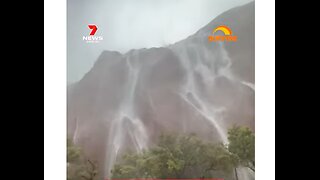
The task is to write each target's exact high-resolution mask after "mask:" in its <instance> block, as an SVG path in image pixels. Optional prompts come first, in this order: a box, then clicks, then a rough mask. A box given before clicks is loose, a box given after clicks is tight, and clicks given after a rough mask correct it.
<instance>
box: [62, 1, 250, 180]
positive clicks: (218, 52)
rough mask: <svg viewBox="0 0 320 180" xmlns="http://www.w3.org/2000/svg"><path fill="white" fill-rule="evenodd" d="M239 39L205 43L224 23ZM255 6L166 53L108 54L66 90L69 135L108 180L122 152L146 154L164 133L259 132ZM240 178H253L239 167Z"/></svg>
mask: <svg viewBox="0 0 320 180" xmlns="http://www.w3.org/2000/svg"><path fill="white" fill-rule="evenodd" d="M222 23H223V24H225V25H227V26H229V27H230V28H231V29H232V30H233V32H234V34H235V35H237V36H238V41H237V42H235V43H223V42H220V43H213V42H211V43H210V42H208V39H207V38H208V35H211V33H212V30H213V29H214V28H215V27H216V26H218V25H221V24H222ZM253 32H254V2H252V3H249V4H246V5H244V6H240V7H236V8H234V9H231V10H229V11H227V12H225V13H223V14H221V15H220V16H218V17H217V18H215V19H214V20H213V21H211V22H210V23H209V24H208V25H206V26H204V27H203V28H201V29H200V30H199V31H197V32H196V33H195V34H194V35H192V36H189V37H188V38H186V39H184V40H182V41H179V42H177V43H175V44H172V45H169V46H167V47H161V48H150V49H138V50H131V51H129V52H127V53H125V54H120V53H118V52H112V51H104V52H103V53H102V54H101V55H100V57H99V58H98V60H97V61H96V63H95V65H94V66H93V67H92V69H91V70H90V71H89V72H88V73H87V74H86V75H85V76H84V77H83V78H82V79H81V80H80V81H79V82H77V83H75V84H73V85H72V87H71V86H70V87H68V136H69V137H70V138H72V139H73V141H74V143H75V144H77V145H79V146H81V147H82V148H83V150H84V151H85V152H86V154H88V156H90V157H91V158H92V159H94V160H96V161H97V162H98V165H99V168H100V169H99V171H102V172H103V175H104V177H103V178H110V176H111V173H110V171H111V169H112V168H113V165H114V163H115V162H116V161H117V159H118V158H120V157H121V154H122V153H123V152H125V151H126V150H128V149H130V150H133V151H136V152H138V153H139V152H142V150H143V149H147V148H149V147H150V146H152V145H153V143H154V141H155V140H156V139H157V138H158V136H159V135H160V134H161V133H162V132H177V133H196V134H197V135H198V136H199V137H201V138H203V139H206V140H210V141H213V142H223V143H228V139H227V129H228V128H230V127H231V126H232V125H234V124H238V125H245V126H248V127H249V128H251V129H252V130H253V131H254V33H253ZM238 177H239V180H252V179H254V173H252V172H251V171H250V170H248V169H247V168H239V169H238Z"/></svg>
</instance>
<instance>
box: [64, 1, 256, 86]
mask: <svg viewBox="0 0 320 180" xmlns="http://www.w3.org/2000/svg"><path fill="white" fill-rule="evenodd" d="M250 1H252V0H68V7H67V8H68V25H67V33H68V34H67V35H68V36H67V40H68V46H67V47H68V53H67V54H68V55H67V58H68V59H67V75H68V79H67V81H68V83H72V82H75V81H78V80H80V79H81V78H82V77H83V75H84V74H85V73H86V72H88V71H89V70H90V68H91V67H92V65H93V64H94V62H95V61H96V59H97V58H98V56H99V55H100V53H101V52H102V51H103V50H114V51H119V52H121V53H125V52H127V51H129V50H130V49H139V48H150V47H160V46H165V45H168V44H172V43H175V42H177V41H179V40H182V39H184V38H186V37H188V36H190V35H192V34H193V33H195V32H196V31H197V30H199V29H200V28H201V27H203V26H205V25H206V24H208V23H209V22H210V21H211V20H213V19H214V18H215V17H216V16H217V15H219V14H221V13H222V12H224V11H226V10H228V9H230V8H232V7H235V6H239V5H243V4H245V3H248V2H250ZM88 24H96V25H97V26H98V31H97V32H96V34H95V35H96V36H103V38H104V39H103V41H100V43H97V44H87V43H86V42H85V41H83V40H82V36H87V35H88V34H89V32H90V30H89V29H88Z"/></svg>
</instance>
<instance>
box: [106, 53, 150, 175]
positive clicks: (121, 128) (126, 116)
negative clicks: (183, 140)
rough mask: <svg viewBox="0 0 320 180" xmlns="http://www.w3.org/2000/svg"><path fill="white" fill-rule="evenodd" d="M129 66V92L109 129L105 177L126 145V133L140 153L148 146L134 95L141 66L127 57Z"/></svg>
mask: <svg viewBox="0 0 320 180" xmlns="http://www.w3.org/2000/svg"><path fill="white" fill-rule="evenodd" d="M126 61H127V66H128V69H129V75H128V82H127V87H126V89H127V90H128V93H127V94H126V96H124V99H123V101H122V106H121V108H120V111H119V113H118V114H117V115H116V117H115V118H114V119H113V121H112V123H111V128H110V131H109V139H108V142H109V144H108V145H111V147H110V146H108V147H107V148H106V149H107V150H108V152H107V156H106V161H105V162H106V166H105V167H106V171H105V174H104V177H107V178H109V177H110V171H111V169H112V167H113V165H114V163H115V161H116V159H117V156H118V153H119V150H120V148H121V147H123V146H125V145H126V144H124V143H125V142H127V141H126V138H127V137H126V136H125V135H126V134H127V133H128V135H129V138H130V140H131V142H132V143H133V144H134V148H135V149H136V151H137V152H138V153H140V152H142V150H143V149H146V148H147V142H148V135H147V132H146V129H145V126H144V124H143V122H142V121H141V120H140V119H139V118H138V117H137V115H136V113H135V109H134V107H135V106H134V95H135V92H136V86H137V82H138V79H139V72H140V69H139V67H135V66H133V65H132V63H131V62H130V59H129V58H127V59H126Z"/></svg>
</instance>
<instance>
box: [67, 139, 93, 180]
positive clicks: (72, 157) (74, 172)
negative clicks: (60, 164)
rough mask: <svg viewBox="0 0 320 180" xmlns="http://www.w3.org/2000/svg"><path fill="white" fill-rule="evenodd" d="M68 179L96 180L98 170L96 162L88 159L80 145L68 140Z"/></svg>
mask: <svg viewBox="0 0 320 180" xmlns="http://www.w3.org/2000/svg"><path fill="white" fill-rule="evenodd" d="M67 170H68V174H67V180H95V179H97V175H98V171H97V165H96V163H94V162H92V161H91V160H90V159H88V158H87V157H86V156H85V155H84V153H83V152H82V151H81V149H80V148H79V147H77V146H76V145H75V144H73V142H72V141H71V140H69V139H68V140H67Z"/></svg>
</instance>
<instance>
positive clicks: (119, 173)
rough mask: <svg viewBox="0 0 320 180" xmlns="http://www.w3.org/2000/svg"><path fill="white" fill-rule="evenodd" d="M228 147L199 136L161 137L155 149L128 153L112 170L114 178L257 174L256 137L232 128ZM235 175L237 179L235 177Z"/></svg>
mask: <svg viewBox="0 0 320 180" xmlns="http://www.w3.org/2000/svg"><path fill="white" fill-rule="evenodd" d="M228 140H229V142H230V143H229V144H226V145H224V144H222V143H218V144H213V143H211V142H205V141H203V140H201V139H199V138H198V137H197V136H196V135H194V134H192V135H173V134H170V135H161V136H160V138H159V141H158V143H157V145H156V146H155V147H152V148H150V149H149V150H145V151H143V152H142V153H132V152H128V153H126V154H124V155H123V157H122V158H121V160H120V161H119V162H118V163H117V164H115V166H114V168H113V169H112V171H111V173H112V178H210V177H221V178H225V179H232V178H230V177H234V176H236V177H237V173H236V171H237V170H236V168H237V167H239V166H246V167H249V168H250V169H252V170H253V171H254V134H253V133H252V131H251V130H250V129H248V128H244V127H233V128H232V129H230V130H229V132H228ZM234 172H235V174H236V175H234Z"/></svg>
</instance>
